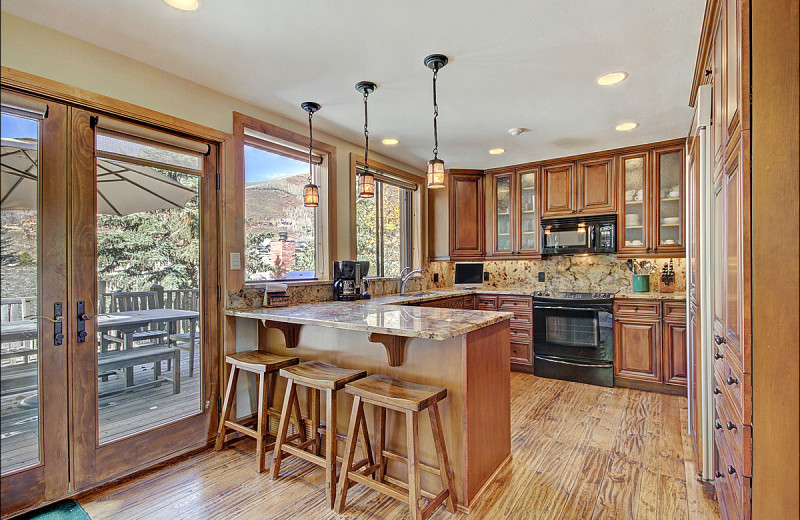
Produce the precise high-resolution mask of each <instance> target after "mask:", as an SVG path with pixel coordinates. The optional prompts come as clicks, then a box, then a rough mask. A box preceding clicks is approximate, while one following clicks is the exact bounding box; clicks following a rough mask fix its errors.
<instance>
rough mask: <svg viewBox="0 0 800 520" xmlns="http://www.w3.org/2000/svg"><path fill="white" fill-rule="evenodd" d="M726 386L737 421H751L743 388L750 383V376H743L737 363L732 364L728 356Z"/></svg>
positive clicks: (749, 409)
mask: <svg viewBox="0 0 800 520" xmlns="http://www.w3.org/2000/svg"><path fill="white" fill-rule="evenodd" d="M724 378H725V381H724V384H725V387H727V390H728V395H729V396H730V398H731V401H732V404H733V408H734V411H735V413H736V419H738V420H739V421H741V422H744V423H750V421H751V417H752V415H751V407H750V403H747V402H745V400H744V397H743V388H744V387H745V386H746V385H747V384H748V383H749V379H750V374H742V372H741V371H740V369H739V367H738V365H737V364H736V362H733V363H731V362H730V358H729V357H728V354H726V359H725V374H724Z"/></svg>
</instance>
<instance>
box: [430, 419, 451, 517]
mask: <svg viewBox="0 0 800 520" xmlns="http://www.w3.org/2000/svg"><path fill="white" fill-rule="evenodd" d="M428 415H429V416H430V419H431V429H432V430H433V443H434V445H435V446H436V456H437V457H438V459H439V473H440V474H441V477H442V488H443V489H446V490H448V491H449V494H448V495H447V510H448V511H450V512H451V513H455V511H456V504H455V502H456V497H455V490H456V487H455V485H454V484H453V474H452V473H451V472H450V460H449V459H448V458H447V448H446V447H445V444H444V431H443V430H442V418H441V416H440V415H439V404H438V403H433V404H432V405H431V406H430V407H429V408H428Z"/></svg>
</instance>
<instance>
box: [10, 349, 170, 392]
mask: <svg viewBox="0 0 800 520" xmlns="http://www.w3.org/2000/svg"><path fill="white" fill-rule="evenodd" d="M180 353H181V351H180V350H178V349H175V348H169V347H141V348H134V349H128V350H120V351H110V352H103V353H101V354H98V356H97V371H98V376H102V375H103V374H104V373H107V372H110V371H112V370H120V369H124V370H125V388H123V389H121V390H112V391H109V392H103V393H100V394H99V397H106V396H109V395H114V394H118V393H123V392H130V391H133V390H135V389H137V388H144V387H146V386H153V387H156V388H157V387H160V386H161V384H162V383H172V393H173V394H179V393H180V391H181V361H180V355H181V354H180ZM162 361H172V367H173V373H172V378H168V377H165V376H163V375H162V374H161V362H162ZM149 363H153V380H152V381H147V382H145V383H139V384H134V381H133V367H135V366H138V365H146V364H149ZM2 371H3V375H2V384H1V386H0V395H10V394H15V393H19V392H24V391H28V390H35V389H36V383H37V380H38V375H39V374H38V364H37V363H28V364H26V365H12V366H7V367H3V368H2Z"/></svg>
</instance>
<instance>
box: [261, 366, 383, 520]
mask: <svg viewBox="0 0 800 520" xmlns="http://www.w3.org/2000/svg"><path fill="white" fill-rule="evenodd" d="M280 375H281V376H282V377H285V378H286V379H287V383H286V396H285V397H284V401H283V410H282V412H281V421H280V424H279V425H278V438H277V439H276V440H275V449H274V450H273V452H272V457H273V459H272V478H273V479H274V478H276V477H277V476H278V473H279V472H280V470H281V460H282V459H283V457H284V454H286V455H295V456H297V457H300V458H302V459H305V460H307V461H309V462H313V463H314V464H316V465H318V466H322V467H323V468H325V500H326V502H327V504H328V507H331V508H332V507H333V502H334V499H335V498H336V393H337V391H339V390H341V389H342V388H344V385H345V384H347V383H349V382H351V381H355V380H356V379H360V378H362V377H364V376H366V375H367V373H366V372H365V371H363V370H349V369H346V368H339V367H336V366H333V365H328V364H326V363H320V362H319V361H308V362H306V363H300V364H299V365H295V366H291V367H288V368H283V369H281V371H280ZM298 386H305V387H307V388H308V389H309V402H311V403H312V413H311V431H312V432H313V433H312V439H309V440H305V439H302V440H301V442H300V444H299V445H293V444H290V442H291V440H292V439H287V438H286V432H287V429H288V428H289V420H290V417H291V415H292V414H297V416H296V417H295V421H297V422H298V423H301V422H302V417H301V416H300V403H299V400H298V398H297V387H298ZM322 392H325V428H324V432H325V456H324V457H320V456H319V453H320V441H321V435H320V421H319V419H320V417H319V416H320V411H319V410H320V401H321V393H322ZM363 443H364V444H363V446H364V450H365V453H366V457H365V458H366V459H367V460H366V461H365V462H363V464H362V465H367V464H369V465H371V464H373V463H374V462H373V458H372V450H371V449H370V446H369V440H368V438H367V433H366V424H364V434H363ZM310 446H311V447H313V450H314V452H313V453H310V452H308V451H306V450H307V449H308V448H309V447H310Z"/></svg>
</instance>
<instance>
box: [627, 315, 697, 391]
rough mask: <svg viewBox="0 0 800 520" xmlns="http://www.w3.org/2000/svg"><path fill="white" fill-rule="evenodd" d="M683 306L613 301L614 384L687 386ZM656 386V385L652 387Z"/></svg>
mask: <svg viewBox="0 0 800 520" xmlns="http://www.w3.org/2000/svg"><path fill="white" fill-rule="evenodd" d="M686 340H687V338H686V303H685V302H681V301H664V302H661V301H659V300H652V299H647V300H645V299H641V300H638V299H624V300H618V301H615V302H614V381H615V384H617V383H622V385H621V386H626V382H633V383H646V384H651V386H649V387H647V388H649V389H658V388H663V389H666V388H669V387H683V388H685V387H686V382H687V377H686V371H687V360H686ZM652 384H657V385H659V386H652Z"/></svg>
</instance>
